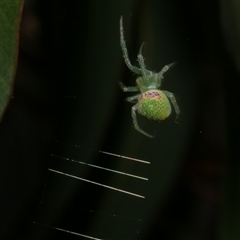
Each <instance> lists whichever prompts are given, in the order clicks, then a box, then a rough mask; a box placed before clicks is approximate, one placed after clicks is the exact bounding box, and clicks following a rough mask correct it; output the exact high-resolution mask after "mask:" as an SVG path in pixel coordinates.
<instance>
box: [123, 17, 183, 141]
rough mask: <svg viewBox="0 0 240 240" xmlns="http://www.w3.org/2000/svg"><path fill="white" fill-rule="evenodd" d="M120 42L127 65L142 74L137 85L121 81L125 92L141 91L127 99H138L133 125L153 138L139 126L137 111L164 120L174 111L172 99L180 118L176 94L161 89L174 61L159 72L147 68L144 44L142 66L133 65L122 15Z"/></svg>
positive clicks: (139, 54)
mask: <svg viewBox="0 0 240 240" xmlns="http://www.w3.org/2000/svg"><path fill="white" fill-rule="evenodd" d="M120 44H121V48H122V51H123V58H124V60H125V63H126V65H127V67H128V68H129V69H130V70H131V71H132V72H134V73H135V74H137V75H139V76H140V77H138V78H137V80H136V84H137V86H132V87H126V86H124V85H123V84H122V83H121V82H120V87H121V88H122V90H123V91H124V92H140V93H139V94H137V95H134V96H132V97H128V98H127V99H126V100H127V101H128V102H132V103H134V102H136V101H137V104H135V105H134V106H133V107H132V118H133V125H134V127H135V129H136V130H137V131H139V132H141V133H142V134H144V135H146V136H147V137H151V138H153V136H152V135H150V134H148V133H146V132H144V131H143V130H142V129H141V128H140V127H139V125H138V122H137V117H136V111H138V113H139V114H141V115H143V116H145V117H146V118H148V119H151V120H155V121H161V120H164V119H166V118H167V117H168V116H169V115H170V114H171V111H172V110H171V104H170V102H169V99H170V101H171V103H172V105H173V107H174V109H175V112H176V119H177V118H178V116H179V114H180V110H179V107H178V105H177V102H176V99H175V97H174V95H173V94H172V93H171V92H168V91H164V90H160V86H161V82H162V79H163V74H164V73H165V72H166V71H168V69H169V68H170V67H171V66H172V65H173V64H174V63H171V64H169V65H166V66H164V67H163V69H162V70H161V71H160V72H159V73H155V72H152V71H149V70H147V69H146V66H145V64H144V59H143V56H142V46H143V45H142V46H141V47H140V50H139V53H138V56H137V57H138V63H139V66H140V68H138V67H135V66H133V65H132V64H131V62H130V60H129V57H128V52H127V47H126V43H125V40H124V34H123V24H122V17H121V18H120Z"/></svg>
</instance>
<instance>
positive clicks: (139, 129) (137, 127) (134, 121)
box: [132, 104, 154, 138]
mask: <svg viewBox="0 0 240 240" xmlns="http://www.w3.org/2000/svg"><path fill="white" fill-rule="evenodd" d="M137 109H138V106H137V104H136V105H134V106H133V107H132V119H133V126H134V128H135V129H136V130H137V131H139V132H140V133H142V134H144V135H145V136H147V137H150V138H154V136H152V135H150V134H148V133H146V132H144V131H143V130H142V129H141V128H140V127H139V125H138V122H137V115H136V111H137Z"/></svg>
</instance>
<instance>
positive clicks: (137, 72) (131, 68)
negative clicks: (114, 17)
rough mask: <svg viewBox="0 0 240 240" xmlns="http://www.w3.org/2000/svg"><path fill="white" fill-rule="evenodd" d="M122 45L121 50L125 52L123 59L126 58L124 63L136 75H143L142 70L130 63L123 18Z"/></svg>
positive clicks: (121, 29) (121, 28)
mask: <svg viewBox="0 0 240 240" xmlns="http://www.w3.org/2000/svg"><path fill="white" fill-rule="evenodd" d="M120 45H121V48H122V51H123V58H124V61H125V63H126V65H127V67H128V68H129V69H130V70H131V71H132V72H134V73H136V74H141V73H142V71H141V69H139V68H137V67H135V66H133V65H132V64H131V62H130V59H129V57H128V51H127V46H126V42H125V40H124V33H123V24H122V16H121V18H120Z"/></svg>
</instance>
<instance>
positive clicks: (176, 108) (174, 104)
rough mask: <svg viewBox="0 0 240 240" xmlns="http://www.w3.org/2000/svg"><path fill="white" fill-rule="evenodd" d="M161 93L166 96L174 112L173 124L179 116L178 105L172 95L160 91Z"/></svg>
mask: <svg viewBox="0 0 240 240" xmlns="http://www.w3.org/2000/svg"><path fill="white" fill-rule="evenodd" d="M162 92H163V93H165V94H166V96H167V97H168V98H169V99H170V101H171V103H172V105H173V107H174V110H175V112H176V118H175V122H176V121H177V119H178V117H179V115H180V109H179V107H178V104H177V101H176V98H175V97H174V95H173V94H172V93H171V92H168V91H162Z"/></svg>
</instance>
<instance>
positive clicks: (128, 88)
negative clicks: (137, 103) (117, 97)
mask: <svg viewBox="0 0 240 240" xmlns="http://www.w3.org/2000/svg"><path fill="white" fill-rule="evenodd" d="M119 86H120V88H121V89H122V90H123V92H138V91H139V88H138V87H137V86H131V87H126V86H125V85H123V83H122V82H119Z"/></svg>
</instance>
